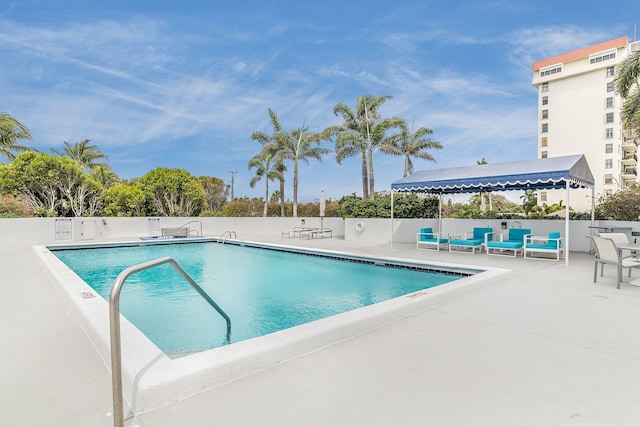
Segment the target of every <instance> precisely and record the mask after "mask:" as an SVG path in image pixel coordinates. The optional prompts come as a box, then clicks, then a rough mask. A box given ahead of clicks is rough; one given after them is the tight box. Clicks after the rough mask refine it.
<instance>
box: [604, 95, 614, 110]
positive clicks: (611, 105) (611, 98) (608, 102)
mask: <svg viewBox="0 0 640 427" xmlns="http://www.w3.org/2000/svg"><path fill="white" fill-rule="evenodd" d="M606 106H607V108H612V107H613V96H610V97H608V98H607V102H606Z"/></svg>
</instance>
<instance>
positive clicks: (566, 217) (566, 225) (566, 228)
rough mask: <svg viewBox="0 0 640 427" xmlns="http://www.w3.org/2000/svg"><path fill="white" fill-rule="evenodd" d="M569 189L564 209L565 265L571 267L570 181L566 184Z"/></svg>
mask: <svg viewBox="0 0 640 427" xmlns="http://www.w3.org/2000/svg"><path fill="white" fill-rule="evenodd" d="M566 187H567V197H566V199H567V203H566V204H565V207H564V265H566V266H568V265H569V194H570V191H569V189H570V187H571V186H570V185H569V180H567V183H566Z"/></svg>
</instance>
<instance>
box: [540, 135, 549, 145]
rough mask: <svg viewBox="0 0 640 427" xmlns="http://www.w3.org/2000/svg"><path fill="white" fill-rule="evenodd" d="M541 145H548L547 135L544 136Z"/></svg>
mask: <svg viewBox="0 0 640 427" xmlns="http://www.w3.org/2000/svg"><path fill="white" fill-rule="evenodd" d="M540 145H541V146H542V147H546V146H547V137H546V136H543V137H542V142H540Z"/></svg>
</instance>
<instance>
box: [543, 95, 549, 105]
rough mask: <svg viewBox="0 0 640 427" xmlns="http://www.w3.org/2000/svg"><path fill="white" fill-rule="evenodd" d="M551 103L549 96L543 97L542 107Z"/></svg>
mask: <svg viewBox="0 0 640 427" xmlns="http://www.w3.org/2000/svg"><path fill="white" fill-rule="evenodd" d="M548 103H549V97H548V96H543V97H542V105H547V104H548Z"/></svg>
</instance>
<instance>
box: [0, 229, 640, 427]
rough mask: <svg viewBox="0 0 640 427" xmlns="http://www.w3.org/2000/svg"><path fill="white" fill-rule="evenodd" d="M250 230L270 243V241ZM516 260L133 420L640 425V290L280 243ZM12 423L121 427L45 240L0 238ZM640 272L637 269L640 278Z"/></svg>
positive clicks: (533, 265) (398, 247) (571, 273)
mask: <svg viewBox="0 0 640 427" xmlns="http://www.w3.org/2000/svg"><path fill="white" fill-rule="evenodd" d="M251 240H260V238H258V237H257V236H256V238H254V239H251ZM271 242H273V243H281V244H291V245H304V246H307V247H316V248H324V249H334V250H342V251H348V252H356V253H362V254H367V255H374V256H392V257H397V258H411V259H421V260H431V261H438V262H452V263H457V264H468V265H476V266H488V267H497V268H506V269H509V270H510V271H509V272H508V273H507V274H505V275H502V276H501V277H500V278H499V280H497V281H496V283H494V284H492V285H491V286H489V287H484V288H482V289H479V290H478V291H477V292H473V293H471V294H468V295H465V296H463V297H460V298H458V299H456V300H453V301H450V302H446V303H443V304H441V305H438V306H436V307H433V308H430V309H427V310H424V311H422V312H420V313H418V314H415V315H412V316H409V317H406V318H403V319H401V320H398V321H396V322H394V323H392V324H389V325H386V326H384V327H381V328H378V329H375V330H372V331H369V332H366V333H363V334H361V335H358V336H355V337H352V338H350V339H347V340H345V341H342V342H340V343H337V344H334V345H331V346H329V347H326V348H323V349H322V350H319V351H316V352H313V353H310V354H307V355H304V356H302V357H299V358H297V359H295V360H291V361H287V362H284V363H281V364H279V365H276V366H273V367H270V368H268V369H265V370H263V371H261V372H258V373H255V374H252V375H250V376H247V377H244V378H240V379H238V380H236V381H233V382H231V383H228V384H225V385H222V386H219V387H217V388H215V389H213V390H210V391H207V392H204V393H201V394H199V395H197V396H194V397H191V398H189V399H186V400H183V401H180V402H178V403H176V404H173V405H169V406H166V407H163V408H160V409H156V410H153V411H151V412H148V413H145V414H142V415H139V416H136V417H134V418H133V419H128V420H127V422H126V425H128V426H160V427H162V426H178V425H194V426H197V425H211V423H212V421H215V423H216V425H227V426H253V425H260V426H272V425H273V426H389V425H394V426H423V425H433V426H469V425H473V426H567V425H576V426H638V425H640V405H639V404H638V402H640V339H639V338H638V336H639V334H640V333H639V331H640V315H639V314H638V313H639V311H638V310H639V307H640V287H636V286H632V285H629V284H623V285H622V289H620V290H617V289H616V288H615V272H614V271H613V269H611V268H610V267H609V268H608V269H605V277H604V278H599V279H598V282H597V283H593V256H592V255H588V254H586V253H571V265H569V266H565V265H564V264H563V263H555V262H545V261H534V260H524V259H522V258H521V257H519V258H517V259H513V258H506V257H505V258H502V257H492V256H486V255H485V254H484V253H483V254H475V255H470V254H460V253H449V252H447V251H440V252H432V251H417V250H416V249H415V246H414V245H413V244H395V245H394V250H393V251H390V249H389V247H388V245H385V246H369V247H356V246H349V245H348V243H347V242H345V241H344V240H341V239H323V240H309V241H307V240H302V241H299V240H297V239H290V240H286V241H284V240H280V239H272V240H271ZM0 257H1V259H2V277H3V280H2V288H1V289H2V293H1V294H0V295H1V296H2V298H1V299H0V307H1V309H0V318H1V320H2V322H1V323H0V325H1V326H0V328H1V330H2V331H1V333H0V336H1V337H2V341H1V344H2V345H1V346H0V379H1V384H2V385H1V386H0V414H1V415H0V426H4V425H6V426H94V425H95V426H110V425H112V424H113V419H112V417H111V410H112V409H111V379H110V373H109V370H108V369H107V367H106V366H105V364H104V363H103V361H102V359H100V357H99V356H98V353H97V351H96V350H95V348H94V347H93V345H92V344H91V342H90V341H89V340H88V339H87V336H86V334H85V333H84V331H83V330H82V328H81V327H80V324H79V323H78V322H77V321H76V320H75V318H74V317H73V315H72V314H71V310H70V309H69V308H68V307H67V306H66V304H65V302H64V301H63V299H62V297H61V296H60V295H58V293H57V291H56V288H55V286H54V285H53V283H52V279H51V278H50V277H49V275H48V273H47V272H46V271H45V269H44V267H43V266H41V265H40V263H39V262H38V259H37V256H36V254H35V253H34V251H33V249H32V247H31V246H30V245H24V246H21V245H11V246H0ZM639 276H640V274H639V272H634V273H633V277H639Z"/></svg>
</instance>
